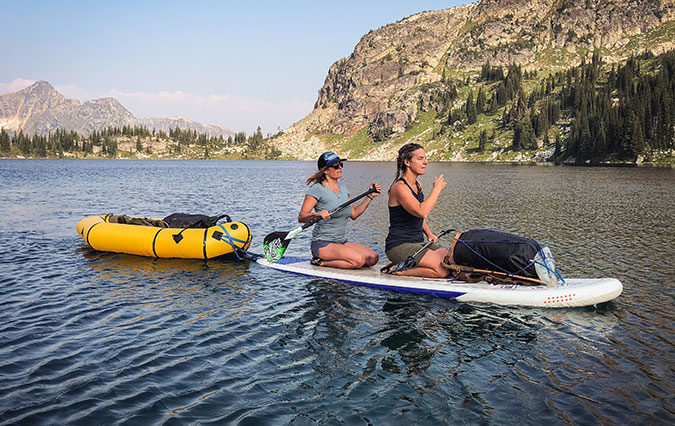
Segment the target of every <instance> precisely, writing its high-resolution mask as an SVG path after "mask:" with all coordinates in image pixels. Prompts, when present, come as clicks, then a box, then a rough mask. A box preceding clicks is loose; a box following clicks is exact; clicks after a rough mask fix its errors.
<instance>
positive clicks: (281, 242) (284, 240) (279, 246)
mask: <svg viewBox="0 0 675 426" xmlns="http://www.w3.org/2000/svg"><path fill="white" fill-rule="evenodd" d="M374 192H377V189H375V185H373V186H372V187H370V189H369V190H368V191H366V192H364V193H363V194H361V195H359V196H357V197H354V198H352V199H351V200H349V201H347V202H346V203H343V204H340V205H339V206H338V207H336V208H335V209H334V210H332V211H331V212H329V214H331V215H332V214H334V213H336V212H337V211H339V210H342V209H343V208H345V207H347V206H348V205H350V204H352V203H355V202H356V201H358V200H360V199H361V198H363V197H365V196H367V195H370V194H372V193H374ZM321 219H322V218H321V216H319V217H316V218H314V219H312V220H311V221H310V222H307V223H305V224H304V225H302V226H299V227H297V228H295V229H294V230H292V231H290V232H272V233H271V234H268V235H267V236H266V237H265V239H264V240H263V253H264V254H265V258H266V259H267V260H268V261H269V262H271V263H276V262H278V261H279V259H281V258H282V257H283V256H284V252H285V251H286V248H287V247H288V245H289V244H290V243H291V240H292V239H293V237H295V236H296V235H298V234H299V233H300V231H302V230H303V229H307V228H309V227H310V226H312V225H314V224H315V223H317V222H318V221H320V220H321Z"/></svg>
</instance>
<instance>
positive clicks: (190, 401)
mask: <svg viewBox="0 0 675 426" xmlns="http://www.w3.org/2000/svg"><path fill="white" fill-rule="evenodd" d="M314 167H315V165H314V163H313V162H255V161H252V162H246V161H241V162H239V161H122V160H110V161H107V160H0V244H1V246H2V250H0V313H1V315H0V424H31V425H32V424H52V425H53V424H83V425H91V424H122V423H125V424H144V425H147V424H185V423H197V424H202V423H206V424H208V423H215V424H230V423H237V424H251V425H259V424H274V425H276V424H288V423H292V424H298V425H306V424H376V425H379V424H405V425H407V424H430V425H434V424H443V423H446V424H515V423H522V424H543V423H545V424H548V425H566V424H673V422H675V414H674V413H675V404H674V398H673V383H675V374H674V370H675V365H674V363H673V359H674V355H675V350H674V349H675V348H674V345H673V341H674V335H673V330H674V328H675V318H674V314H673V308H672V307H673V302H674V300H673V298H674V291H673V288H674V287H673V282H675V261H674V259H673V258H674V255H675V249H674V248H673V242H674V241H675V226H674V223H675V170H673V169H653V168H574V167H537V166H506V165H479V164H447V163H434V164H431V165H430V167H429V171H428V174H427V175H426V176H424V177H422V179H421V180H422V182H423V184H425V187H426V188H427V192H428V190H429V189H430V188H431V182H432V180H433V176H435V175H438V174H440V173H443V174H444V175H445V178H446V180H447V181H448V186H447V187H446V189H445V191H444V193H443V195H442V197H441V199H440V201H439V203H438V205H437V208H436V209H435V211H434V212H433V213H432V216H431V217H430V219H429V222H430V224H431V226H432V229H434V230H436V231H440V230H441V229H443V228H449V227H452V228H460V229H462V228H464V229H466V228H472V227H490V228H494V229H499V230H502V231H509V232H514V233H518V234H521V235H526V236H529V237H533V238H535V239H537V240H539V241H540V242H542V243H545V244H548V245H549V246H550V247H551V249H552V251H553V254H554V256H555V257H556V260H557V263H558V266H559V268H560V270H561V272H562V273H563V274H564V275H565V276H567V277H600V276H611V277H616V278H618V279H620V280H621V281H622V282H623V284H624V292H623V294H622V295H621V296H620V297H619V298H618V299H616V300H615V301H613V302H610V303H607V304H603V305H600V306H597V307H589V308H579V309H539V308H536V309H535V308H518V307H500V306H494V305H487V304H466V303H458V302H456V301H452V300H444V299H438V298H434V297H430V296H423V295H414V294H400V293H396V292H387V291H383V290H378V289H373V288H368V287H358V286H352V285H349V284H345V283H339V282H334V281H328V280H321V279H311V278H306V277H301V276H295V275H292V274H284V273H281V272H277V271H274V270H270V269H266V268H263V267H261V266H259V265H257V264H255V263H252V262H248V261H241V262H240V261H236V260H227V261H226V260H212V261H208V262H203V261H199V260H171V259H151V258H143V257H136V256H128V255H120V254H113V253H99V252H95V251H93V250H91V249H88V248H87V247H86V246H85V245H84V243H83V242H82V240H81V239H80V237H79V236H78V235H77V233H76V232H75V224H76V223H77V222H78V221H79V220H80V219H81V218H83V217H85V216H90V215H99V214H105V213H116V214H129V215H140V216H155V217H164V216H167V215H169V214H170V213H174V212H186V213H204V214H209V215H215V214H219V213H227V214H229V215H230V216H231V217H232V218H233V220H238V221H243V222H246V223H247V224H248V225H249V226H250V227H251V228H252V230H253V236H254V240H253V245H252V247H251V251H253V252H256V253H261V252H262V249H261V245H262V239H263V237H264V236H265V235H266V234H268V233H270V232H273V231H287V230H290V229H292V228H294V227H296V226H297V222H296V217H297V213H298V210H299V208H300V204H301V202H302V199H303V194H304V191H305V189H306V186H305V185H304V180H305V179H306V177H307V176H309V175H310V174H311V173H313V171H314ZM393 172H394V166H393V163H364V162H348V163H347V164H346V166H345V168H344V175H345V178H344V183H346V184H347V185H348V187H349V188H350V189H351V193H352V195H356V194H359V193H361V192H363V191H365V190H366V189H367V188H368V185H369V183H370V182H371V181H372V180H376V181H378V182H380V183H382V184H383V186H385V187H388V185H389V184H390V182H391V179H392V178H393ZM387 221H388V219H387V210H386V201H385V200H384V197H381V198H378V199H376V201H375V202H374V203H373V205H372V206H371V207H370V208H369V209H368V211H367V212H366V213H365V214H364V216H362V217H361V218H360V219H359V220H357V221H355V222H353V223H350V227H349V236H350V238H351V239H353V240H356V241H360V242H363V243H365V244H367V245H369V246H371V247H373V248H374V249H375V250H376V251H377V252H378V253H379V254H380V255H381V257H384V253H383V248H384V244H383V241H384V237H385V235H386V228H387ZM310 234H311V232H310V231H305V232H303V233H302V234H300V235H299V236H298V237H296V238H295V239H294V240H293V241H292V243H291V245H290V246H289V250H288V254H289V255H308V246H309V236H310Z"/></svg>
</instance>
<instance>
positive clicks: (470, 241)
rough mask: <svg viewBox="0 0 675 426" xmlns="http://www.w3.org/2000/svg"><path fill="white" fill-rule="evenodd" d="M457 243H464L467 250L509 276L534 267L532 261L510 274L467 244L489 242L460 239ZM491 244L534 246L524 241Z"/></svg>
mask: <svg viewBox="0 0 675 426" xmlns="http://www.w3.org/2000/svg"><path fill="white" fill-rule="evenodd" d="M456 241H457V242H460V243H462V244H464V247H466V248H468V249H469V250H471V251H472V252H473V253H474V254H475V255H476V256H478V257H480V258H481V259H483V260H484V261H486V262H487V263H489V264H490V265H492V266H494V267H495V268H497V269H499V270H501V271H502V272H504V273H506V274H509V275H518V274H519V273H521V272H523V271H524V270H526V269H527V268H529V267H530V266H532V265H534V260H532V262H530V263H529V264H528V265H526V266H525V267H523V268H522V269H520V270H518V271H517V272H509V271H507V270H506V269H504V268H502V267H501V266H499V265H496V264H495V263H494V262H492V261H491V260H490V259H487V258H485V256H483V255H482V254H480V253H478V252H477V251H476V250H474V249H473V248H472V247H471V246H470V245H469V244H467V243H483V242H488V241H479V240H460V239H457V240H456ZM489 242H490V243H500V244H501V243H503V244H527V245H529V246H530V247H532V245H531V244H530V243H528V242H524V241H523V242H520V241H489ZM532 248H533V249H535V250H536V247H532ZM537 251H539V250H537Z"/></svg>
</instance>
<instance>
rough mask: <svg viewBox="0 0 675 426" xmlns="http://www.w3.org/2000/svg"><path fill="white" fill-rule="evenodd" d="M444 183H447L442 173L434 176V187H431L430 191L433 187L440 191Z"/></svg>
mask: <svg viewBox="0 0 675 426" xmlns="http://www.w3.org/2000/svg"><path fill="white" fill-rule="evenodd" d="M445 185H447V183H446V182H445V178H444V177H443V175H440V176H438V177H435V178H434V187H433V189H432V191H433V190H434V189H436V190H437V191H438V192H441V191H442V190H443V188H445Z"/></svg>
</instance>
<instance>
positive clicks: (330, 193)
mask: <svg viewBox="0 0 675 426" xmlns="http://www.w3.org/2000/svg"><path fill="white" fill-rule="evenodd" d="M345 161H347V160H346V159H341V158H340V157H339V156H338V155H337V154H335V153H334V152H330V151H328V152H324V153H323V154H321V155H320V156H319V159H318V160H317V169H318V170H317V172H316V173H314V174H313V175H312V176H310V177H309V178H308V179H307V185H310V187H309V189H308V190H307V192H306V194H305V201H304V202H303V203H302V207H301V208H300V214H298V222H300V223H307V222H310V221H312V219H315V218H316V217H321V218H322V220H320V221H319V222H317V223H316V225H314V230H313V232H312V243H311V249H312V256H313V259H312V262H311V263H312V264H313V265H316V266H329V267H333V268H343V269H357V268H361V267H364V266H373V265H375V264H377V262H378V260H379V257H378V255H377V253H375V251H373V250H372V249H370V248H368V247H366V246H364V245H363V244H359V243H355V242H351V241H347V239H346V232H347V219H349V218H351V219H352V220H356V219H357V218H358V217H359V216H361V215H362V214H363V212H364V211H366V209H367V208H368V206H369V205H370V203H371V202H372V200H373V199H374V198H375V197H377V196H378V195H380V192H381V191H382V188H381V186H380V185H379V184H376V183H375V182H373V183H372V185H375V188H376V189H377V192H375V193H372V194H369V195H368V196H366V197H365V198H364V199H363V201H362V202H361V203H360V204H358V205H349V206H347V207H345V208H343V209H342V210H339V211H337V212H335V213H333V214H332V215H331V214H329V211H331V210H334V209H335V208H337V207H338V206H339V205H340V204H343V203H345V202H347V201H349V199H350V197H349V189H347V187H346V186H345V185H344V183H339V182H338V180H339V179H341V178H342V169H343V165H344V162H345Z"/></svg>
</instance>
